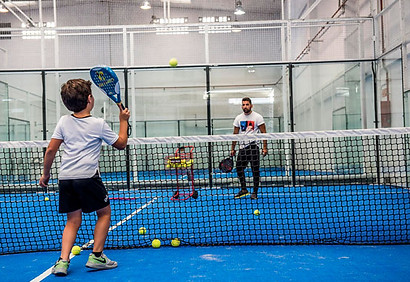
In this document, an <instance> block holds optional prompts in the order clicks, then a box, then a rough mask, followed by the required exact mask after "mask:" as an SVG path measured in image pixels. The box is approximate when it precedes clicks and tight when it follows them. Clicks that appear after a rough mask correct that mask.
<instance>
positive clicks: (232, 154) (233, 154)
mask: <svg viewBox="0 0 410 282" xmlns="http://www.w3.org/2000/svg"><path fill="white" fill-rule="evenodd" d="M235 154H236V151H235V149H232V150H231V156H232V157H233V156H235Z"/></svg>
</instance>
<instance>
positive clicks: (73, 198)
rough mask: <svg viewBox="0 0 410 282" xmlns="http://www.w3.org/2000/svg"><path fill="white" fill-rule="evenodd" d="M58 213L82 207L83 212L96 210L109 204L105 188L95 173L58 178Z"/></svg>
mask: <svg viewBox="0 0 410 282" xmlns="http://www.w3.org/2000/svg"><path fill="white" fill-rule="evenodd" d="M58 188H59V190H60V199H59V210H58V212H60V213H69V212H73V211H76V210H78V209H82V211H83V212H85V213H90V212H94V211H97V210H99V209H102V208H105V207H106V206H108V205H109V204H110V199H109V198H108V193H107V190H106V189H105V187H104V184H103V182H102V180H101V177H100V176H99V175H98V174H96V175H95V176H93V177H92V178H86V179H70V180H59V181H58Z"/></svg>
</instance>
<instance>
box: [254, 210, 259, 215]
mask: <svg viewBox="0 0 410 282" xmlns="http://www.w3.org/2000/svg"><path fill="white" fill-rule="evenodd" d="M253 214H254V215H260V214H261V212H260V211H259V210H255V211H254V212H253Z"/></svg>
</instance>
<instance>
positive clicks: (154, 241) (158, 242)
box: [152, 239, 161, 248]
mask: <svg viewBox="0 0 410 282" xmlns="http://www.w3.org/2000/svg"><path fill="white" fill-rule="evenodd" d="M152 247H154V248H159V247H161V241H160V240H158V239H154V240H152Z"/></svg>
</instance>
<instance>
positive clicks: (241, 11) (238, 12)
mask: <svg viewBox="0 0 410 282" xmlns="http://www.w3.org/2000/svg"><path fill="white" fill-rule="evenodd" d="M234 14H235V15H238V16H240V15H244V14H245V10H244V9H243V8H242V2H241V1H240V0H236V1H235V12H234Z"/></svg>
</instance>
